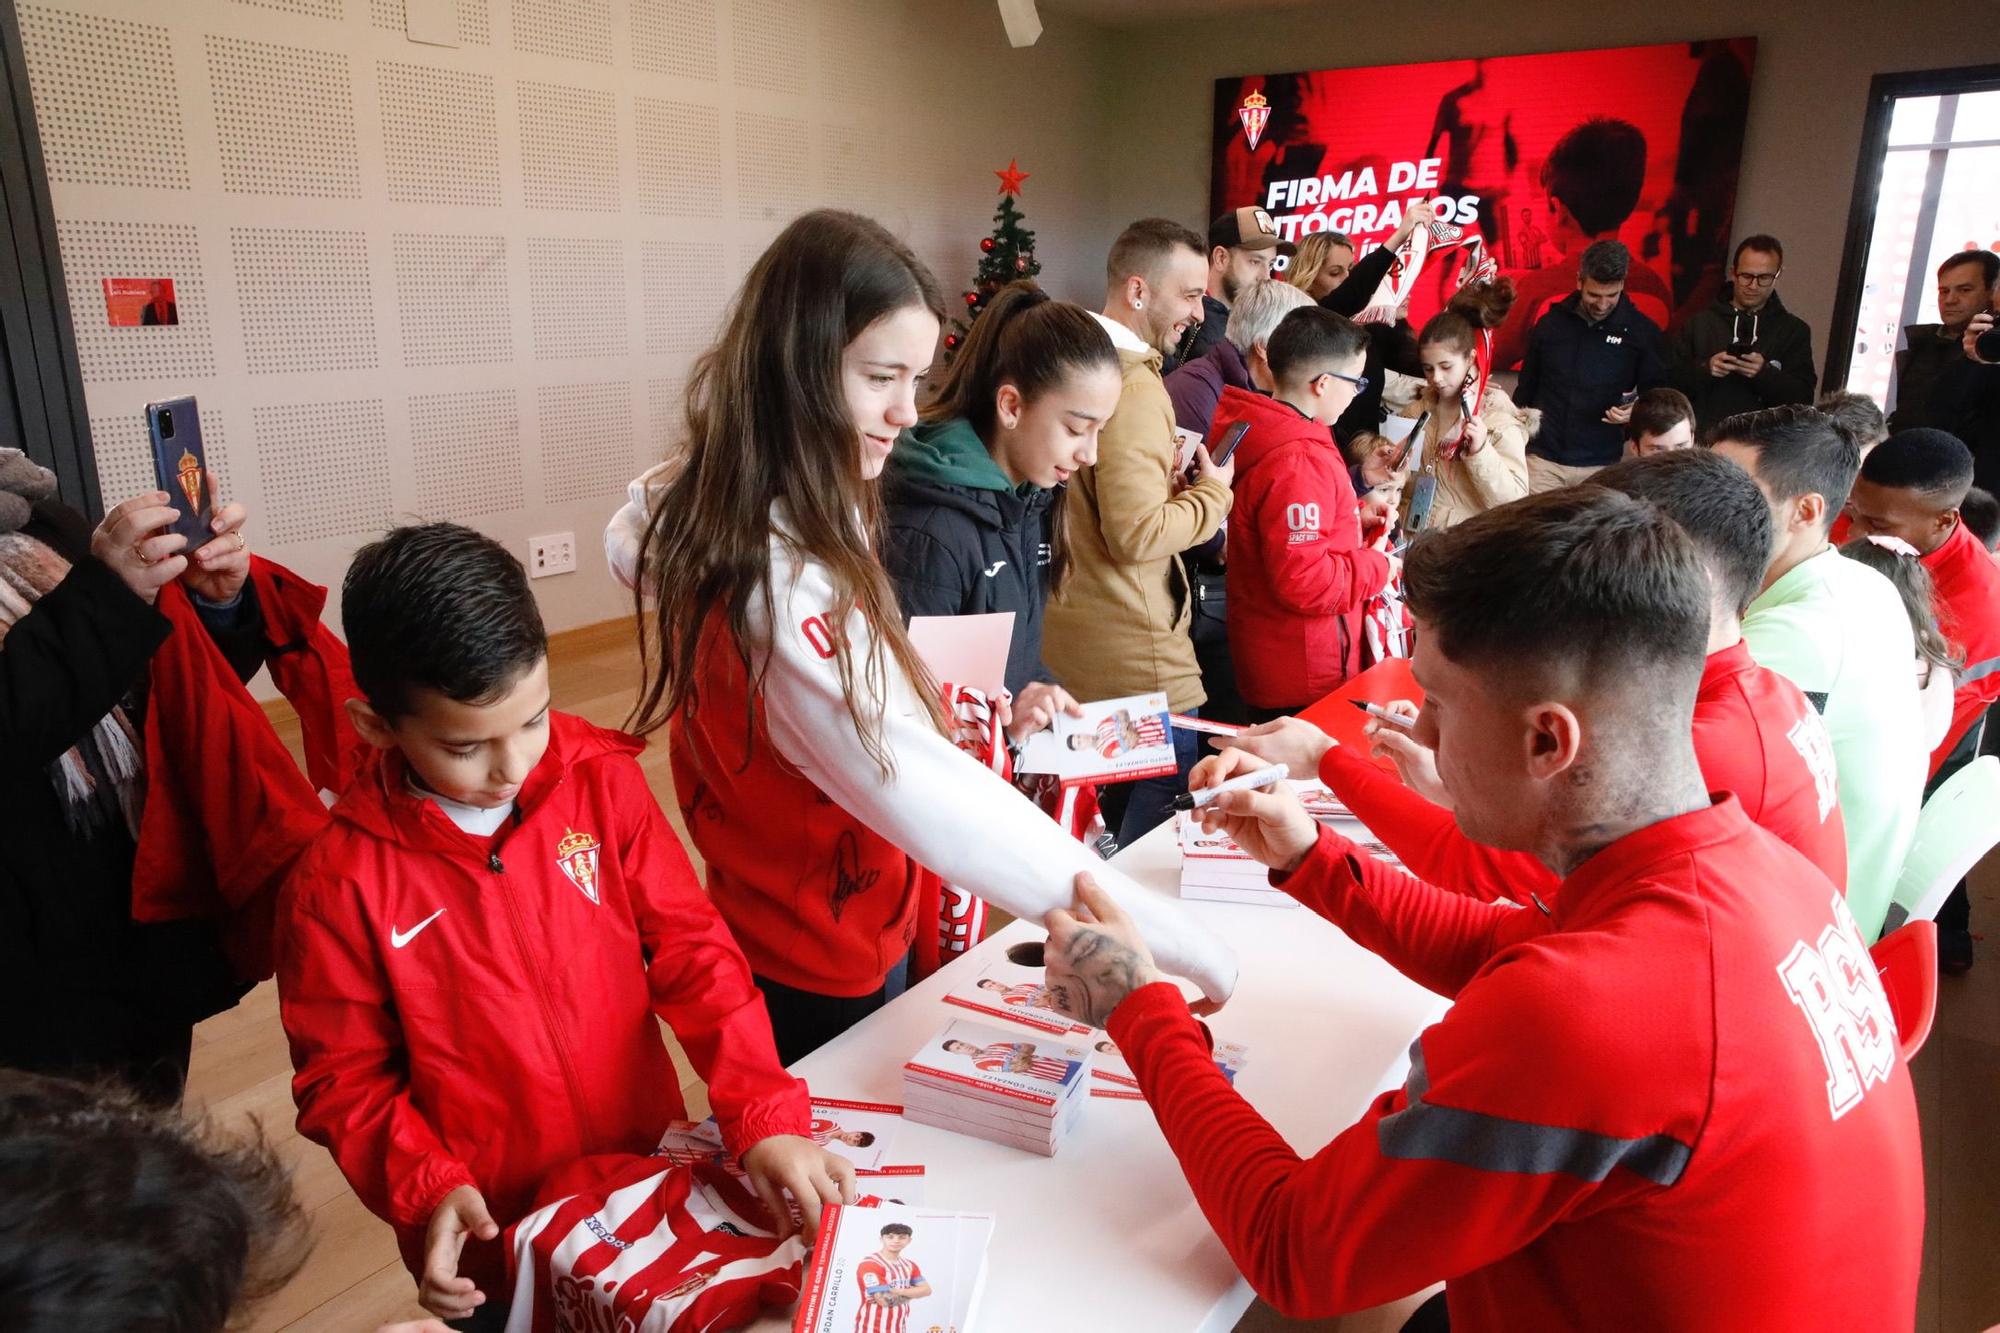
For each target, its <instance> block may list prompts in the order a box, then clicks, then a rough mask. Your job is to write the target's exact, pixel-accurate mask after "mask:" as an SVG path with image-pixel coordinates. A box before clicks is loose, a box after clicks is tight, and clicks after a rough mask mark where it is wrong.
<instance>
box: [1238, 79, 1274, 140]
mask: <svg viewBox="0 0 2000 1333" xmlns="http://www.w3.org/2000/svg"><path fill="white" fill-rule="evenodd" d="M1236 118H1237V119H1238V120H1240V121H1242V122H1243V138H1244V140H1245V141H1246V142H1248V143H1249V145H1250V151H1251V152H1253V153H1254V152H1256V151H1257V141H1258V140H1259V139H1262V138H1263V137H1264V126H1265V125H1266V124H1267V123H1268V122H1269V121H1270V119H1271V103H1270V101H1269V99H1267V98H1266V97H1265V96H1264V94H1262V93H1251V94H1250V95H1249V96H1248V97H1246V98H1244V99H1243V105H1242V106H1239V107H1237V108H1236Z"/></svg>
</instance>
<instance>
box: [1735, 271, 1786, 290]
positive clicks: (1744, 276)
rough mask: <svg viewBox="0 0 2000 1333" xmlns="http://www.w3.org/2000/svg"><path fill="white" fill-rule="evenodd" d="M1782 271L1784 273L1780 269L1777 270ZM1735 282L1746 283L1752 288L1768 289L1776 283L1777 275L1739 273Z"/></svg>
mask: <svg viewBox="0 0 2000 1333" xmlns="http://www.w3.org/2000/svg"><path fill="white" fill-rule="evenodd" d="M1783 271H1784V270H1782V269H1780V270H1779V272H1783ZM1736 280H1737V281H1738V282H1747V283H1749V284H1750V285H1751V286H1752V287H1769V286H1771V285H1772V284H1774V283H1776V282H1777V281H1778V274H1777V273H1739V274H1737V275H1736Z"/></svg>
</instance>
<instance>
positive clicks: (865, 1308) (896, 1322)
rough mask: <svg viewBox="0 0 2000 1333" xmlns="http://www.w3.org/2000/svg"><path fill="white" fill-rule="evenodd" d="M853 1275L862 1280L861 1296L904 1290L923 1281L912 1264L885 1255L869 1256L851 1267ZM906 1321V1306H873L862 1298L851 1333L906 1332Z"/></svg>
mask: <svg viewBox="0 0 2000 1333" xmlns="http://www.w3.org/2000/svg"><path fill="white" fill-rule="evenodd" d="M854 1275H855V1278H856V1279H857V1280H858V1281H859V1282H860V1283H861V1294H862V1296H863V1297H868V1296H875V1295H882V1294H893V1293H895V1292H900V1291H907V1290H909V1289H910V1288H911V1287H914V1286H917V1285H919V1284H920V1283H922V1282H923V1280H924V1275H923V1273H922V1272H921V1271H920V1270H919V1269H918V1268H917V1266H916V1264H915V1263H913V1262H911V1261H910V1260H908V1259H891V1258H890V1257H889V1256H888V1255H886V1254H871V1255H869V1256H868V1257H867V1258H866V1259H863V1260H862V1261H861V1262H860V1263H858V1264H856V1265H855V1266H854ZM909 1322H910V1307H909V1306H907V1305H896V1306H886V1305H874V1304H871V1303H867V1302H865V1301H864V1303H863V1304H862V1306H861V1311H860V1313H859V1314H857V1315H855V1317H854V1333H905V1330H906V1328H907V1327H908V1325H909Z"/></svg>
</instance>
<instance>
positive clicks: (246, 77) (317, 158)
mask: <svg viewBox="0 0 2000 1333" xmlns="http://www.w3.org/2000/svg"><path fill="white" fill-rule="evenodd" d="M206 46H207V50H208V82H209V93H210V96H211V97H212V98H213V99H214V105H215V135H216V144H217V147H218V148H219V149H220V151H221V154H222V186H223V188H224V189H225V190H229V191H231V192H232V193H236V194H286V195H307V196H315V197H319V198H354V197H358V196H359V195H360V193H361V160H360V156H359V149H358V147H357V145H356V142H355V137H354V80H353V76H352V75H351V74H350V73H349V71H348V65H347V57H346V56H344V55H340V54H338V53H335V52H331V51H314V50H307V49H304V48H301V47H296V46H279V45H276V44H275V43H271V42H249V41H242V40H239V39H236V38H231V37H216V36H213V35H211V36H210V37H209V38H208V39H207V42H206Z"/></svg>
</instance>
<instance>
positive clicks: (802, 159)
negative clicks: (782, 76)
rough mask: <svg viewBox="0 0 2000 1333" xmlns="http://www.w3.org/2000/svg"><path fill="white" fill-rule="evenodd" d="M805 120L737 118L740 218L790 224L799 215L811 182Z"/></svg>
mask: <svg viewBox="0 0 2000 1333" xmlns="http://www.w3.org/2000/svg"><path fill="white" fill-rule="evenodd" d="M809 148H810V144H809V135H808V133H807V130H806V123H805V121H803V120H801V119H799V118H798V117H796V116H778V115H771V114H769V113H767V112H762V111H738V112H737V113H736V208H737V213H738V215H739V216H741V217H744V218H756V219H762V220H764V221H771V222H776V221H785V220H788V219H789V218H790V217H791V216H792V214H794V213H797V212H799V211H800V208H801V206H802V198H803V195H804V194H805V192H807V191H809V190H810V189H811V188H812V187H811V181H812V158H811V154H810V151H809Z"/></svg>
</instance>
